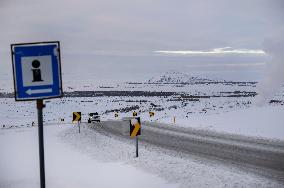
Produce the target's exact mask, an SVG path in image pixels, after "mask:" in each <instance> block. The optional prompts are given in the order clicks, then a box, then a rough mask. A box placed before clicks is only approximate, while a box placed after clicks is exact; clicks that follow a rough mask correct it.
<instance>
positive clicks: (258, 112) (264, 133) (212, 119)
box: [162, 105, 284, 140]
mask: <svg viewBox="0 0 284 188" xmlns="http://www.w3.org/2000/svg"><path fill="white" fill-rule="evenodd" d="M175 119H176V124H173V117H171V118H166V119H163V120H162V122H163V123H170V124H173V126H182V127H193V128H197V129H203V130H212V131H217V132H224V133H231V134H238V135H246V136H254V137H263V138H272V139H279V140H284V107H283V106H269V105H267V106H262V107H250V108H246V109H237V110H234V111H230V112H225V113H220V114H211V115H204V114H196V115H194V116H190V118H187V119H184V118H180V119H179V118H175Z"/></svg>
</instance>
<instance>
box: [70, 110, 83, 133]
mask: <svg viewBox="0 0 284 188" xmlns="http://www.w3.org/2000/svg"><path fill="white" fill-rule="evenodd" d="M81 119H82V118H81V112H73V120H72V122H73V123H74V122H77V125H78V129H79V133H80V124H81Z"/></svg>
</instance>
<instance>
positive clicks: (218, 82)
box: [128, 81, 258, 86]
mask: <svg viewBox="0 0 284 188" xmlns="http://www.w3.org/2000/svg"><path fill="white" fill-rule="evenodd" d="M257 83H258V82H235V81H225V82H224V81H210V82H206V81H197V82H179V83H171V82H169V83H167V82H148V83H144V84H172V85H174V84H179V85H196V84H206V85H209V84H223V85H238V86H252V85H256V84H257ZM128 84H142V83H131V82H129V83H128Z"/></svg>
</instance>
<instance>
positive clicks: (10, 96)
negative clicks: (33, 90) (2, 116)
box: [0, 92, 15, 98]
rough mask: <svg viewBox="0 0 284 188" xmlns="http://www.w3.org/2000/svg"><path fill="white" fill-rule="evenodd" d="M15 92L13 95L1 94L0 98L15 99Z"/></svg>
mask: <svg viewBox="0 0 284 188" xmlns="http://www.w3.org/2000/svg"><path fill="white" fill-rule="evenodd" d="M14 97H15V95H14V92H13V93H0V98H14Z"/></svg>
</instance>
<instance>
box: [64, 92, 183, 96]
mask: <svg viewBox="0 0 284 188" xmlns="http://www.w3.org/2000/svg"><path fill="white" fill-rule="evenodd" d="M173 95H178V93H176V92H156V91H74V92H65V93H64V97H104V96H105V97H112V96H121V97H125V96H129V97H139V96H143V97H155V96H173Z"/></svg>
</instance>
